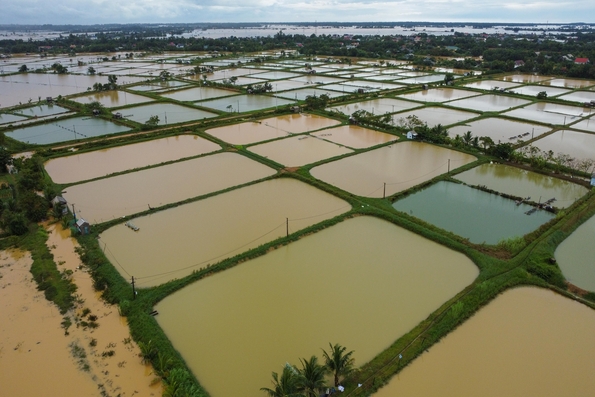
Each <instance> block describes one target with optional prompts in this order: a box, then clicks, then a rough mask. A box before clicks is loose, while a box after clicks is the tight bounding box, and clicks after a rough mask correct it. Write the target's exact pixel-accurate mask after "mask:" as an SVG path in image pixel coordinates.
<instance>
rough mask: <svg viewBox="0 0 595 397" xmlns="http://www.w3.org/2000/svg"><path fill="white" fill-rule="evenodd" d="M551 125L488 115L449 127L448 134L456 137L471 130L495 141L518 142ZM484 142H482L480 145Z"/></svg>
mask: <svg viewBox="0 0 595 397" xmlns="http://www.w3.org/2000/svg"><path fill="white" fill-rule="evenodd" d="M550 130H551V128H550V127H546V126H543V125H541V124H530V123H523V122H520V121H513V120H508V119H501V118H498V117H488V118H486V119H481V120H477V121H472V122H469V123H465V124H462V125H456V126H454V127H451V128H449V129H448V135H449V136H450V137H451V138H454V137H455V136H456V135H461V136H463V135H465V133H466V132H467V131H471V133H472V134H473V136H477V137H482V136H487V137H489V138H491V139H492V140H493V141H494V143H496V144H497V143H506V142H510V143H517V141H518V140H519V139H522V140H524V141H528V140H529V139H531V138H534V137H538V136H539V135H541V134H544V133H546V132H548V131H550ZM481 145H482V143H481V142H480V146H481Z"/></svg>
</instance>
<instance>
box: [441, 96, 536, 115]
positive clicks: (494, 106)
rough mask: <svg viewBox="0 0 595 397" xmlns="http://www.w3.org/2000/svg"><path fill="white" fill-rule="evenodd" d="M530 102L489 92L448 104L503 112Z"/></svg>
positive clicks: (484, 110) (483, 110)
mask: <svg viewBox="0 0 595 397" xmlns="http://www.w3.org/2000/svg"><path fill="white" fill-rule="evenodd" d="M528 103H529V101H527V100H524V99H518V98H513V97H508V96H502V95H492V94H488V95H482V96H476V97H473V98H464V99H458V100H456V101H451V102H449V103H448V105H449V106H454V107H458V108H463V109H471V110H480V111H482V112H501V111H503V110H507V109H511V108H515V107H517V106H522V105H526V104H528Z"/></svg>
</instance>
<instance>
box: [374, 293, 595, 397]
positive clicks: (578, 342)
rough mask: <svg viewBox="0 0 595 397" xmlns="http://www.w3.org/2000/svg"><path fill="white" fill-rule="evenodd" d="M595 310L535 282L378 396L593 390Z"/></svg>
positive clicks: (520, 395) (519, 396)
mask: <svg viewBox="0 0 595 397" xmlns="http://www.w3.org/2000/svg"><path fill="white" fill-rule="evenodd" d="M594 329H595V312H594V311H593V310H592V309H590V308H588V307H586V306H584V305H582V304H580V303H578V302H575V301H573V300H570V299H567V298H564V297H562V296H560V295H557V294H555V293H554V292H552V291H548V290H545V289H539V288H534V287H521V288H515V289H512V290H509V291H506V292H504V293H503V294H502V295H500V296H498V297H497V298H496V299H495V300H494V301H493V302H491V303H490V304H488V305H487V306H486V307H484V308H483V309H481V310H480V311H479V312H478V313H477V314H476V315H474V316H473V317H472V318H471V319H469V320H468V321H466V322H465V323H464V324H463V325H461V326H460V327H458V328H457V329H456V330H455V331H453V332H452V333H451V334H449V335H448V336H446V338H444V339H443V340H442V341H441V342H439V343H437V344H436V345H434V346H432V347H431V348H430V349H429V352H428V353H424V354H422V355H421V356H419V357H418V358H417V359H415V361H413V363H412V364H410V365H409V366H408V367H407V368H405V369H404V370H403V371H402V372H401V373H400V374H399V375H397V376H395V377H394V378H393V379H391V381H390V382H389V383H388V385H386V386H385V387H383V388H382V389H380V390H379V391H378V392H377V393H376V394H374V397H397V396H398V397H411V396H428V397H438V396H439V397H458V396H485V397H500V396H509V397H526V396H543V397H559V396H590V395H592V394H593V390H595V377H593V376H592V375H593V356H595V338H593V330H594Z"/></svg>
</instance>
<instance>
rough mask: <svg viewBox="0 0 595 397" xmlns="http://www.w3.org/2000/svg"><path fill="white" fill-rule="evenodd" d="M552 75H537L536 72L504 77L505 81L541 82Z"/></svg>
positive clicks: (549, 78)
mask: <svg viewBox="0 0 595 397" xmlns="http://www.w3.org/2000/svg"><path fill="white" fill-rule="evenodd" d="M552 78H553V77H552V76H537V75H534V74H513V75H510V76H504V77H502V80H503V81H510V82H513V83H533V84H540V83H541V82H544V81H548V80H551V79H552Z"/></svg>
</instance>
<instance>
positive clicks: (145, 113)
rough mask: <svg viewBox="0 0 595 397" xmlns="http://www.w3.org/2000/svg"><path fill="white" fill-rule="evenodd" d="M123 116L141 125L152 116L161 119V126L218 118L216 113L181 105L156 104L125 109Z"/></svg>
mask: <svg viewBox="0 0 595 397" xmlns="http://www.w3.org/2000/svg"><path fill="white" fill-rule="evenodd" d="M122 115H123V116H124V118H126V119H129V120H132V121H136V122H137V123H141V124H144V123H146V122H147V121H148V120H149V118H150V117H151V116H157V117H159V125H167V124H175V123H183V122H186V121H192V120H200V119H206V118H211V117H217V114H215V113H211V112H206V111H204V110H200V109H194V108H189V107H186V106H181V105H174V104H173V103H154V104H151V105H142V106H135V107H132V108H127V109H123V110H122Z"/></svg>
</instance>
